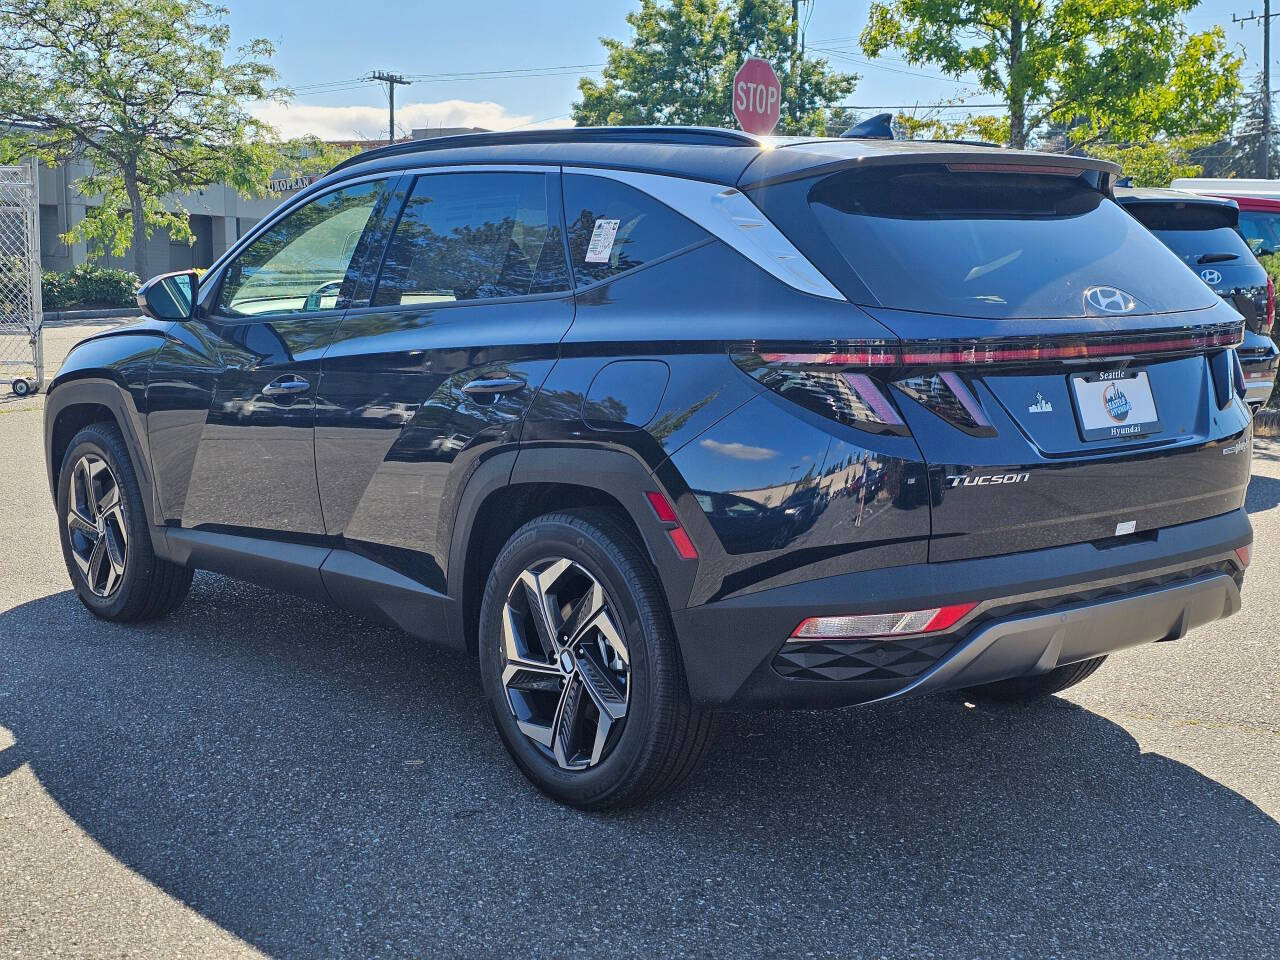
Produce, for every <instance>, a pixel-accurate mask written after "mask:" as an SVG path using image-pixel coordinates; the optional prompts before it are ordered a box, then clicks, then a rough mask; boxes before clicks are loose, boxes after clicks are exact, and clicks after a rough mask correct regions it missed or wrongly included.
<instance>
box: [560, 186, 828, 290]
mask: <svg viewBox="0 0 1280 960" xmlns="http://www.w3.org/2000/svg"><path fill="white" fill-rule="evenodd" d="M563 172H564V173H566V174H570V173H571V174H577V175H580V176H587V177H602V178H604V179H606V180H616V181H618V182H619V183H624V184H626V185H627V186H629V187H634V188H635V189H637V190H639V191H640V192H642V193H646V194H648V195H649V196H651V197H653V198H654V199H655V200H657V201H659V202H660V203H663V204H665V205H666V206H668V207H670V208H671V209H672V210H674V211H676V213H678V214H680V215H681V216H683V217H685V218H686V219H689V220H692V221H693V222H694V223H696V224H697V225H698V226H700V227H701V228H702V229H703V230H706V231H707V232H708V233H709V234H711V235H712V236H714V237H715V238H716V239H718V240H720V241H722V242H723V243H725V244H727V245H728V246H730V247H732V248H733V249H734V250H736V251H737V252H738V253H740V254H742V255H743V256H744V257H746V258H747V259H748V260H750V261H751V262H752V263H754V264H755V265H756V266H758V267H760V268H761V269H762V270H764V271H765V272H767V273H769V274H771V275H772V276H774V277H776V278H777V279H779V280H781V281H782V282H783V283H785V284H786V285H787V286H789V287H791V288H792V289H794V290H799V291H800V292H801V293H808V294H812V295H814V296H818V297H823V298H825V299H828V300H838V301H840V302H841V303H845V302H847V301H846V300H845V297H844V294H842V293H841V292H840V291H839V290H837V289H836V288H835V286H833V285H832V283H831V281H830V280H828V279H827V278H826V277H825V276H823V274H822V272H821V271H819V270H818V268H817V267H815V266H814V265H813V264H812V263H810V262H809V260H808V258H806V257H805V255H804V254H802V253H801V252H800V251H799V250H797V249H796V248H795V246H794V245H793V244H792V243H791V241H790V240H788V239H787V238H786V237H785V236H784V235H783V234H782V231H781V230H779V229H778V228H777V227H776V226H774V224H773V222H772V221H771V220H770V219H769V218H768V217H766V216H765V215H764V213H763V212H762V211H761V210H760V208H759V207H757V206H756V205H755V204H754V203H752V202H751V199H750V198H749V197H748V196H747V195H746V194H744V193H743V192H742V191H741V190H739V189H737V188H736V187H726V186H725V185H724V184H719V183H707V182H706V181H703V180H689V179H685V178H682V177H668V176H663V175H661V174H654V173H636V172H634V171H631V170H613V169H608V168H600V167H573V166H566V167H564V168H563Z"/></svg>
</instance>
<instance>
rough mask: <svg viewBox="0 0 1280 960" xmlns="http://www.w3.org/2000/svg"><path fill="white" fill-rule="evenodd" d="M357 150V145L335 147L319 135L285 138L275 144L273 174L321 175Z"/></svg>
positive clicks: (358, 150) (285, 175)
mask: <svg viewBox="0 0 1280 960" xmlns="http://www.w3.org/2000/svg"><path fill="white" fill-rule="evenodd" d="M359 152H360V148H359V147H335V146H334V145H333V144H330V143H325V142H324V141H323V140H321V139H320V138H319V137H297V138H295V139H293V140H285V141H284V142H283V143H280V144H278V145H277V146H276V160H275V175H276V176H279V177H302V176H322V175H323V174H326V173H328V172H329V171H330V170H332V169H333V168H334V167H336V166H337V165H338V164H339V163H341V162H342V161H343V160H346V159H347V158H348V157H351V156H354V155H355V154H357V153H359Z"/></svg>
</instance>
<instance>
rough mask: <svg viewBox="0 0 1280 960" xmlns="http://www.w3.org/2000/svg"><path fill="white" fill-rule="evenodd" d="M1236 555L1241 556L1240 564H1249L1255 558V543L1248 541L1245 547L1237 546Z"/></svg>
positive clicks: (1243, 565) (1245, 565)
mask: <svg viewBox="0 0 1280 960" xmlns="http://www.w3.org/2000/svg"><path fill="white" fill-rule="evenodd" d="M1236 556H1237V557H1239V558H1240V566H1242V567H1247V566H1249V561H1250V560H1251V559H1253V544H1252V543H1246V544H1245V545H1244V546H1243V547H1236Z"/></svg>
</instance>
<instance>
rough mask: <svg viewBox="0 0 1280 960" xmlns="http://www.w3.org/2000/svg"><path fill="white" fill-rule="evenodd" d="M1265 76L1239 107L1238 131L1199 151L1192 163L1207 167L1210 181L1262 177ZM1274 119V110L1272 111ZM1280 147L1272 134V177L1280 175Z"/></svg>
mask: <svg viewBox="0 0 1280 960" xmlns="http://www.w3.org/2000/svg"><path fill="white" fill-rule="evenodd" d="M1265 96H1266V95H1265V94H1264V92H1263V87H1262V74H1261V73H1259V74H1258V75H1257V76H1256V77H1255V78H1254V81H1253V83H1252V84H1250V86H1249V90H1248V92H1247V93H1246V94H1244V95H1243V96H1242V97H1241V98H1240V99H1239V103H1238V106H1237V111H1236V113H1237V120H1236V124H1235V127H1234V129H1232V130H1231V131H1230V133H1229V134H1228V135H1226V136H1224V137H1222V138H1221V139H1218V140H1215V141H1214V142H1212V143H1210V144H1207V145H1206V146H1204V147H1202V148H1200V149H1198V150H1196V151H1195V152H1194V153H1193V154H1192V156H1191V159H1192V160H1193V161H1195V162H1196V163H1199V164H1201V165H1202V166H1203V167H1204V173H1203V176H1206V177H1261V176H1262V175H1263V173H1262V111H1263V105H1264V103H1265ZM1272 112H1273V115H1274V110H1273V111H1272ZM1278 147H1280V145H1278V144H1277V138H1276V136H1275V134H1274V133H1273V134H1272V137H1271V143H1270V145H1269V150H1270V153H1271V175H1272V176H1276V175H1277V173H1278V172H1280V148H1278Z"/></svg>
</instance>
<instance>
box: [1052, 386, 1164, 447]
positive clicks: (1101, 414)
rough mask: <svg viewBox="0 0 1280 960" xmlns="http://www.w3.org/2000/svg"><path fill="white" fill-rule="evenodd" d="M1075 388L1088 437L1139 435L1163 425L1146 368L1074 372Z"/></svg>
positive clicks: (1076, 398) (1077, 408)
mask: <svg viewBox="0 0 1280 960" xmlns="http://www.w3.org/2000/svg"><path fill="white" fill-rule="evenodd" d="M1071 389H1072V392H1073V393H1074V394H1075V400H1076V414H1077V416H1078V417H1079V419H1080V432H1081V434H1082V435H1083V436H1084V438H1085V439H1086V440H1117V439H1122V438H1124V437H1138V436H1142V435H1143V434H1146V433H1156V432H1157V431H1159V429H1160V417H1159V415H1158V414H1157V413H1156V402H1155V399H1154V398H1153V397H1152V396H1151V384H1150V382H1149V381H1148V380H1147V374H1146V371H1145V370H1105V371H1103V372H1101V373H1073V374H1072V375H1071Z"/></svg>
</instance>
